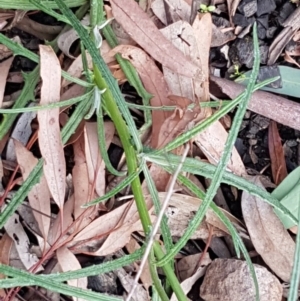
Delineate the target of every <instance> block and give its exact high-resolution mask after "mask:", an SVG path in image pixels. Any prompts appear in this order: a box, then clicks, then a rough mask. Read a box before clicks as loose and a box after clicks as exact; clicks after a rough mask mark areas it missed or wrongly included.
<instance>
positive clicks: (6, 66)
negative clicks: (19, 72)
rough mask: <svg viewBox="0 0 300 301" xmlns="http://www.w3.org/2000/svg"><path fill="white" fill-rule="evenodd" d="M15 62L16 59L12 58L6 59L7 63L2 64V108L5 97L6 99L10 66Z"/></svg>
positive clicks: (0, 65)
mask: <svg viewBox="0 0 300 301" xmlns="http://www.w3.org/2000/svg"><path fill="white" fill-rule="evenodd" d="M13 60H14V57H13V56H12V57H10V58H8V59H6V60H5V61H3V62H1V63H0V70H1V73H0V108H1V107H2V103H3V97H4V91H5V86H6V78H7V75H8V72H9V69H10V66H11V64H12V62H13Z"/></svg>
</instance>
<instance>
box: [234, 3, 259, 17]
mask: <svg viewBox="0 0 300 301" xmlns="http://www.w3.org/2000/svg"><path fill="white" fill-rule="evenodd" d="M238 10H239V12H240V13H241V14H243V15H244V16H245V17H246V18H248V17H251V16H253V15H254V14H255V13H256V12H257V1H256V0H244V1H241V3H240V5H239V6H238Z"/></svg>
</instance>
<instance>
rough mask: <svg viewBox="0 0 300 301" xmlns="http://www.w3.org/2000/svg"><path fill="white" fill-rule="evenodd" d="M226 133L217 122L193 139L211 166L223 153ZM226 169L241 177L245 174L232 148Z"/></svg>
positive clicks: (235, 151)
mask: <svg viewBox="0 0 300 301" xmlns="http://www.w3.org/2000/svg"><path fill="white" fill-rule="evenodd" d="M227 137H228V133H227V132H226V130H225V129H224V127H223V126H222V124H221V123H220V122H219V121H216V122H214V123H213V124H211V125H210V126H209V127H208V128H206V129H205V130H204V131H201V132H200V133H199V134H197V135H196V136H195V138H194V142H195V143H196V144H197V146H198V147H199V148H200V149H201V150H202V151H203V153H204V154H205V156H206V157H207V159H208V161H209V162H210V163H211V164H214V165H217V164H218V162H219V160H220V158H221V156H222V154H223V152H224V147H225V143H226V140H227ZM227 168H228V169H229V170H230V171H232V172H233V173H235V174H237V175H239V176H241V175H245V174H247V172H246V168H245V166H244V163H243V161H242V159H241V157H240V155H239V153H238V151H237V150H236V148H235V147H234V148H233V150H232V154H231V157H230V161H229V163H228V165H227Z"/></svg>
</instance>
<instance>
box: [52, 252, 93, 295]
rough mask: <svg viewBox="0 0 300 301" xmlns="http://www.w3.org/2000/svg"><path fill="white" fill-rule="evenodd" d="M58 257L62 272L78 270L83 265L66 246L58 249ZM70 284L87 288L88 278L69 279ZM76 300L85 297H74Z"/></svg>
mask: <svg viewBox="0 0 300 301" xmlns="http://www.w3.org/2000/svg"><path fill="white" fill-rule="evenodd" d="M56 257H57V260H58V263H59V265H60V267H61V271H62V272H68V271H76V270H80V269H81V265H80V263H79V261H78V259H77V258H76V257H75V255H74V254H73V253H72V252H71V251H69V250H68V249H67V248H66V247H61V248H59V249H58V250H57V251H56ZM67 282H68V284H69V285H70V286H75V287H78V288H82V289H86V288H87V284H88V281H87V278H86V277H84V278H78V279H71V280H68V281H67ZM73 300H75V301H83V300H85V299H81V298H76V297H73Z"/></svg>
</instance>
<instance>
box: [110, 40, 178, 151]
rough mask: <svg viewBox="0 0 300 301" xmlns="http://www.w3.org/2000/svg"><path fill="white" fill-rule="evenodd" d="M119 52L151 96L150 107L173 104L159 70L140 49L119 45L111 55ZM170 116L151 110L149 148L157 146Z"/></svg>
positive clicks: (164, 112) (160, 111) (168, 113)
mask: <svg viewBox="0 0 300 301" xmlns="http://www.w3.org/2000/svg"><path fill="white" fill-rule="evenodd" d="M117 52H120V53H121V54H122V57H123V58H125V59H127V60H129V61H130V62H131V63H132V64H133V66H134V67H135V68H136V70H137V72H138V74H139V76H140V77H141V80H142V82H143V84H144V86H145V89H146V90H147V91H148V92H149V93H150V94H152V95H153V97H152V98H151V100H150V103H151V106H153V107H159V106H170V105H173V104H174V103H173V102H172V101H171V100H170V99H169V98H168V95H169V89H168V85H167V83H166V81H165V79H164V77H163V74H162V72H161V71H160V70H159V68H158V67H157V65H156V64H155V62H154V61H153V60H152V59H151V58H150V57H149V56H148V55H147V53H146V52H144V51H143V50H142V49H140V48H138V47H135V46H128V45H120V46H118V47H116V48H114V49H113V53H117ZM171 115H172V113H171V112H169V111H166V110H153V111H152V120H155V122H153V124H152V136H151V146H152V147H154V148H155V147H157V146H158V135H159V132H160V128H161V126H162V124H163V123H164V122H165V120H166V119H167V118H168V117H170V116H171Z"/></svg>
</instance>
